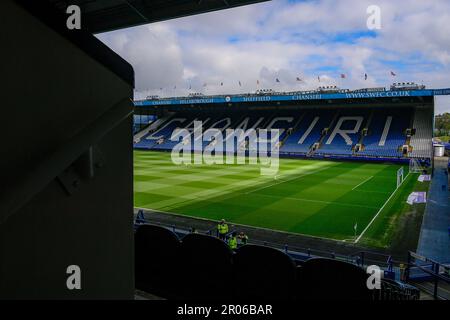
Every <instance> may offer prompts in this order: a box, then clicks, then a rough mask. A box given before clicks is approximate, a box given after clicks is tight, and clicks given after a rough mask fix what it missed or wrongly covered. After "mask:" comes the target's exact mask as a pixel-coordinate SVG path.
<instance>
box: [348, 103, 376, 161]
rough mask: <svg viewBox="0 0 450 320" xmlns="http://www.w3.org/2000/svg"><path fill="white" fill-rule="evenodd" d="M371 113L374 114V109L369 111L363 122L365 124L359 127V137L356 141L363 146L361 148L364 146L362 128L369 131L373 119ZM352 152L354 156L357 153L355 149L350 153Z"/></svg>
mask: <svg viewBox="0 0 450 320" xmlns="http://www.w3.org/2000/svg"><path fill="white" fill-rule="evenodd" d="M373 114H374V110H372V111H371V112H370V115H369V118H368V119H367V121H366V123H365V124H364V125H363V126H362V128H361V137H360V138H359V141H358V143H357V144H359V145H361V146H363V148H364V129H367V131H369V128H370V124H371V123H372V119H373ZM352 154H353V155H354V156H356V155H358V152H355V151H354V150H353V153H352Z"/></svg>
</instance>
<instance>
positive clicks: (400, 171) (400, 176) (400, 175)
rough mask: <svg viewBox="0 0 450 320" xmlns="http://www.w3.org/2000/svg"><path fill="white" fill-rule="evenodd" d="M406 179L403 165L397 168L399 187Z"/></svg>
mask: <svg viewBox="0 0 450 320" xmlns="http://www.w3.org/2000/svg"><path fill="white" fill-rule="evenodd" d="M404 180H405V170H404V169H403V167H401V168H400V169H398V170H397V189H398V188H399V187H400V186H401V185H402V183H403V181H404Z"/></svg>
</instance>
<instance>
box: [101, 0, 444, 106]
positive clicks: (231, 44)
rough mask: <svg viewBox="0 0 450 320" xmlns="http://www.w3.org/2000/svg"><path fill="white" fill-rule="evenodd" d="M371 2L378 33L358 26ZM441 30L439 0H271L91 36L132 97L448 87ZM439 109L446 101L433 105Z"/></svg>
mask: <svg viewBox="0 0 450 320" xmlns="http://www.w3.org/2000/svg"><path fill="white" fill-rule="evenodd" d="M371 5H376V6H378V7H379V8H380V24H381V25H380V29H374V30H369V28H368V26H367V20H368V19H369V18H371V14H368V13H367V8H368V7H369V6H371ZM449 25H450V1H448V0H428V1H423V0H402V1H389V0H367V1H366V0H358V1H355V0H335V1H332V0H314V1H293V0H272V1H269V2H264V3H260V4H254V5H249V6H244V7H238V8H233V9H228V10H222V11H217V12H212V13H206V14H201V15H196V16H191V17H185V18H179V19H174V20H169V21H164V22H159V23H153V24H148V25H144V26H139V27H134V28H128V29H123V30H118V31H113V32H109V33H103V34H99V35H97V37H98V38H99V39H100V40H101V41H103V42H104V43H105V44H106V45H108V46H109V47H110V48H112V49H113V50H114V51H115V52H116V53H118V54H119V55H120V56H122V57H123V58H124V59H125V60H127V61H128V62H129V63H131V65H132V66H133V68H134V70H135V76H136V89H135V98H136V99H140V98H145V97H146V96H148V95H158V96H161V97H171V96H185V95H188V94H189V93H193V92H200V93H203V94H234V93H248V92H255V91H256V90H257V89H273V90H276V91H294V90H295V91H297V90H311V89H316V88H317V87H318V86H326V85H336V86H338V87H340V88H346V89H347V88H348V89H359V88H367V87H389V86H390V84H392V82H406V81H414V82H416V83H418V84H425V85H426V86H427V87H429V88H449V87H450V27H449ZM391 71H392V72H394V73H395V74H396V76H395V77H394V76H392V75H391ZM341 74H345V79H342V78H341ZM365 74H367V80H366V79H365ZM297 77H299V78H300V79H301V80H302V81H297V80H296V78H297ZM319 78H320V82H319ZM276 79H278V80H279V82H278V81H276ZM239 83H240V84H239ZM444 111H448V112H450V97H439V98H438V99H437V104H436V112H437V113H441V112H444Z"/></svg>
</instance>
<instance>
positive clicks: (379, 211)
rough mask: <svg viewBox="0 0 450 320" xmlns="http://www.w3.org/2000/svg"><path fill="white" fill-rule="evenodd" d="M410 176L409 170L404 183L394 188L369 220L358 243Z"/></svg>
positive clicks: (357, 239) (357, 240)
mask: <svg viewBox="0 0 450 320" xmlns="http://www.w3.org/2000/svg"><path fill="white" fill-rule="evenodd" d="M408 176H409V172H408V174H407V175H406V178H405V179H403V181H402V183H401V184H400V185H399V186H398V188H397V189H395V190H394V192H392V194H391V196H390V197H389V198H388V199H387V200H386V202H385V203H384V204H383V206H382V207H381V208H380V210H378V212H377V214H376V215H375V217H373V219H372V220H371V221H370V222H369V224H368V225H367V227H366V228H365V229H364V230H363V232H361V234H360V235H359V237H358V238H356V240H355V243H358V242H359V240H361V238H362V236H363V235H364V233H366V231H367V230H368V229H369V228H370V226H371V225H372V223H373V222H374V221H375V219H376V218H377V217H378V216H379V215H380V213H381V211H383V209H384V207H386V205H387V204H388V203H389V201H390V200H391V199H392V197H393V196H394V194H396V193H397V191H398V190H399V189H400V187H401V186H402V185H403V182H405V181H406V179H408Z"/></svg>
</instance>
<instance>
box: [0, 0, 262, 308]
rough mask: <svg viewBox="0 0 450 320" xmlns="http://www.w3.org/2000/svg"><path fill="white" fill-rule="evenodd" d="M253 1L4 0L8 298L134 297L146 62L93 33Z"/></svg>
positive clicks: (4, 276)
mask: <svg viewBox="0 0 450 320" xmlns="http://www.w3.org/2000/svg"><path fill="white" fill-rule="evenodd" d="M252 2H258V1H227V2H224V1H219V0H218V1H204V2H203V3H200V2H198V1H171V2H170V3H167V2H166V1H124V2H120V3H117V2H115V1H101V0H100V1H90V2H85V1H72V2H71V4H74V5H79V6H80V8H81V15H82V20H81V21H82V29H81V30H69V29H68V28H67V26H66V20H67V18H68V16H69V15H68V14H66V9H67V6H68V4H64V3H63V2H61V1H50V0H49V1H12V0H6V1H2V2H1V3H0V21H1V28H0V37H1V39H3V41H4V46H3V47H2V52H1V58H2V59H1V61H2V68H1V69H2V77H3V81H2V90H1V93H0V95H1V99H2V105H3V108H2V126H1V133H2V136H3V137H4V139H3V145H2V157H1V160H0V172H1V173H0V176H1V180H2V181H1V185H0V188H1V190H0V261H1V262H0V299H21V298H22V299H23V298H26V299H53V298H62V299H78V298H82V299H95V298H102V299H104V298H107V299H108V298H109V299H132V298H133V297H134V259H133V256H134V250H133V228H132V225H133V201H132V200H133V175H132V112H133V104H132V96H133V88H134V72H133V69H132V67H131V66H130V65H129V64H128V63H127V62H126V61H124V60H123V59H121V58H120V57H119V56H117V55H116V54H115V53H114V52H112V51H111V50H110V49H108V48H107V47H106V46H105V45H103V44H102V43H101V42H100V41H98V40H97V39H96V38H95V37H94V36H93V35H92V33H93V32H102V31H107V30H113V29H117V28H125V27H129V26H134V25H139V24H144V23H149V22H153V21H159V20H165V19H169V18H173V17H179V16H185V15H190V14H195V13H201V12H207V11H212V10H217V9H223V8H228V7H232V6H238V5H242V4H247V3H252ZM19 141H20V142H21V143H19ZM70 266H78V267H79V268H80V270H81V289H82V290H69V289H68V286H67V283H66V281H67V279H68V277H69V276H70V275H71V270H72V269H71V268H70ZM67 272H69V273H67Z"/></svg>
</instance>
